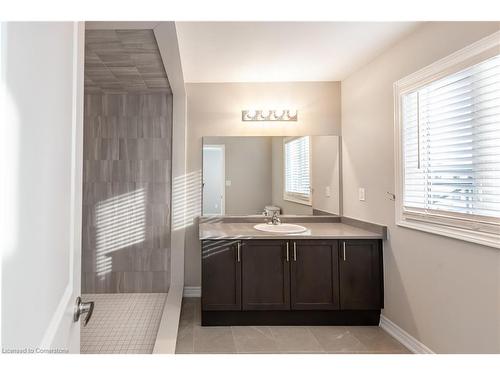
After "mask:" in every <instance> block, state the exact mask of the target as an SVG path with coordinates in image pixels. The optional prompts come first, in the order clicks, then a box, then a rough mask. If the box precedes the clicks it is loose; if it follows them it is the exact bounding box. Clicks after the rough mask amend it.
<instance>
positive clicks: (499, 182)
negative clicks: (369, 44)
mask: <svg viewBox="0 0 500 375" xmlns="http://www.w3.org/2000/svg"><path fill="white" fill-rule="evenodd" d="M401 120H402V125H403V127H402V128H403V129H402V130H403V134H402V144H403V159H404V160H403V163H404V173H403V178H404V181H403V183H404V186H403V206H404V207H403V209H404V210H405V211H413V212H420V213H424V214H426V213H427V214H428V213H434V214H440V215H446V216H448V215H450V216H453V215H458V216H460V217H466V218H469V219H472V218H474V219H477V218H478V217H480V219H481V220H485V221H486V222H490V221H495V220H491V219H494V218H500V55H497V56H495V57H492V58H489V59H488V60H485V61H483V62H481V63H479V64H476V65H474V66H471V67H469V68H467V69H464V70H462V71H459V72H457V73H454V74H451V75H448V76H446V77H444V78H442V79H439V80H437V81H434V82H432V83H430V84H428V85H425V86H423V87H420V88H419V89H417V90H416V91H412V92H410V93H407V94H404V95H403V97H402V103H401Z"/></svg>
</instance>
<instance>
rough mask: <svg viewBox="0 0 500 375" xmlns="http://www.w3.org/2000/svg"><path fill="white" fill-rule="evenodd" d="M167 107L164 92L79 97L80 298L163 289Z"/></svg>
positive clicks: (167, 178)
mask: <svg viewBox="0 0 500 375" xmlns="http://www.w3.org/2000/svg"><path fill="white" fill-rule="evenodd" d="M117 63H119V62H117ZM171 107H172V97H171V95H169V94H164V93H158V94H104V95H103V94H86V95H85V111H84V113H85V117H84V167H83V180H84V181H83V212H82V220H83V224H82V226H83V229H82V271H83V272H82V292H84V293H125V292H130V293H133V292H167V291H168V287H169V280H170V267H169V265H170V247H169V246H170V206H171V205H170V200H171V181H170V180H171V177H170V176H171V134H172V129H171V127H172V117H171V114H172V110H171ZM141 192H142V193H141ZM97 212H99V213H100V215H101V216H100V217H101V220H100V221H99V222H97V220H96V215H97ZM98 236H99V241H98V240H97V239H98Z"/></svg>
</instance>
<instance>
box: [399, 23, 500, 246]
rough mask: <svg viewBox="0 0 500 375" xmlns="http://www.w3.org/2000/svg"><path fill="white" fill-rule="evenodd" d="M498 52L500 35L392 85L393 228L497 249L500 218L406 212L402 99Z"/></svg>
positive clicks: (433, 212) (499, 234)
mask: <svg viewBox="0 0 500 375" xmlns="http://www.w3.org/2000/svg"><path fill="white" fill-rule="evenodd" d="M499 48H500V31H498V32H495V33H493V34H491V35H489V36H487V37H485V38H483V39H480V40H479V41H477V42H475V43H473V44H471V45H469V46H467V47H465V48H463V49H461V50H459V51H457V52H455V53H453V54H451V55H449V56H447V57H444V58H442V59H440V60H438V61H436V62H434V63H432V64H431V65H428V66H426V67H424V68H423V69H420V70H419V71H417V72H415V73H413V74H410V75H408V76H406V77H404V78H402V79H400V80H398V81H397V82H395V83H394V156H395V157H394V172H395V195H396V199H395V201H396V204H395V209H396V212H395V219H396V225H398V226H401V227H406V228H411V229H417V230H420V231H424V232H430V233H434V234H438V235H443V236H447V237H452V238H456V239H460V240H464V241H468V242H473V243H478V244H481V245H486V246H491V247H494V248H500V218H492V220H489V219H488V220H484V217H483V216H475V215H468V214H457V213H452V212H447V211H430V210H427V211H426V212H419V210H418V209H415V210H407V209H405V207H404V204H403V192H404V183H405V182H404V176H405V173H404V158H403V143H404V140H403V121H402V110H401V108H402V101H403V96H404V95H406V94H408V93H410V92H413V91H415V90H418V89H419V88H422V87H423V86H426V85H428V84H429V83H432V82H434V81H437V80H439V79H441V78H444V77H446V76H448V75H451V74H454V73H457V72H459V71H461V70H463V69H466V68H468V67H470V66H473V65H475V64H478V63H480V62H482V61H484V60H486V59H488V58H490V57H493V56H496V55H498V53H499Z"/></svg>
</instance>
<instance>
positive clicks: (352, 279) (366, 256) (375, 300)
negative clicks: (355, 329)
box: [339, 240, 384, 310]
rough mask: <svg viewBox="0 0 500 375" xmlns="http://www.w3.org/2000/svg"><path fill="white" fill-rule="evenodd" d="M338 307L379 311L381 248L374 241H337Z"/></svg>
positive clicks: (380, 297) (381, 302)
mask: <svg viewBox="0 0 500 375" xmlns="http://www.w3.org/2000/svg"><path fill="white" fill-rule="evenodd" d="M339 242H340V254H339V255H340V260H339V279H340V291H341V292H340V306H341V307H342V309H345V310H372V309H381V308H382V307H383V301H384V298H383V290H384V288H383V287H384V285H383V278H382V270H383V264H382V248H381V242H380V241H378V240H341V241H339Z"/></svg>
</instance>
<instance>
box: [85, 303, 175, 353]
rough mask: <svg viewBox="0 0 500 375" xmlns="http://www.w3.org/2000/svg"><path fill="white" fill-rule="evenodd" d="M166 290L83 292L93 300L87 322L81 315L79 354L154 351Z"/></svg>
mask: <svg viewBox="0 0 500 375" xmlns="http://www.w3.org/2000/svg"><path fill="white" fill-rule="evenodd" d="M166 297H167V294H166V293H120V294H84V295H82V300H83V301H94V302H95V308H94V313H93V315H92V318H91V319H90V321H89V324H88V325H87V326H86V327H84V326H83V319H82V326H81V327H82V328H81V338H80V343H81V345H80V346H81V349H80V350H81V353H82V354H111V353H115V354H124V353H130V354H147V353H152V352H153V347H154V343H155V340H156V334H157V332H158V327H159V325H160V319H161V315H162V312H163V306H164V304H165V299H166Z"/></svg>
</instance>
